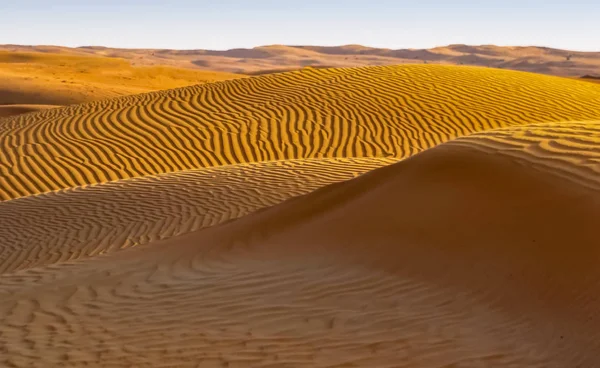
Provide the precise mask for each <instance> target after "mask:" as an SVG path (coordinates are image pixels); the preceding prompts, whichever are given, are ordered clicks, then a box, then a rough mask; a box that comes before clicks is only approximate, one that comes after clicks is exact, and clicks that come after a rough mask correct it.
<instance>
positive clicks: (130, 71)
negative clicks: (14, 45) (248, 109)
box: [0, 50, 239, 117]
mask: <svg viewBox="0 0 600 368" xmlns="http://www.w3.org/2000/svg"><path fill="white" fill-rule="evenodd" d="M237 77H239V76H237V75H234V74H231V73H221V72H209V71H200V70H189V69H181V68H173V67H160V66H155V67H137V68H136V67H133V66H131V64H130V62H128V61H126V60H123V59H116V58H107V57H98V56H94V55H87V56H86V55H84V56H81V55H69V54H65V53H40V52H8V51H1V50H0V117H1V116H4V115H6V114H7V113H9V112H10V113H13V112H15V113H19V112H21V111H23V110H22V109H15V108H11V107H10V106H4V105H23V104H26V105H69V104H75V103H80V102H87V101H95V100H100V99H104V98H110V97H116V96H122V95H129V94H136V93H142V92H148V91H155V90H160V89H168V88H175V87H182V86H189V85H193V84H199V83H206V82H214V81H218V80H224V79H231V78H237ZM29 111H33V110H29ZM26 112H28V111H26Z"/></svg>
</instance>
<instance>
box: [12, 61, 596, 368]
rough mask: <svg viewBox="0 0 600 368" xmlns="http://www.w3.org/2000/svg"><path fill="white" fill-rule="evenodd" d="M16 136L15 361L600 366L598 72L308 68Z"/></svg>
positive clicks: (101, 107) (36, 123)
mask: <svg viewBox="0 0 600 368" xmlns="http://www.w3.org/2000/svg"><path fill="white" fill-rule="evenodd" d="M0 142H1V143H2V145H1V146H0V149H1V150H2V151H1V155H0V190H1V192H0V193H1V195H2V199H3V201H2V202H0V301H1V302H0V366H7V367H31V366H34V367H63V366H73V367H79V366H106V367H132V366H135V367H407V368H408V367H427V368H429V367H431V368H433V367H435V368H439V367H540V368H541V367H557V368H559V367H560V368H562V367H582V368H587V367H589V368H594V367H598V366H600V354H598V351H600V299H598V297H597V296H598V294H599V293H600V271H599V268H598V261H599V259H600V247H599V246H598V244H599V243H598V237H597V234H598V224H599V223H598V219H599V218H600V192H599V191H600V85H598V84H595V83H588V82H583V81H577V80H572V79H565V78H558V77H551V76H542V75H535V74H529V73H522V72H515V71H505V70H497V69H489V68H478V67H453V66H439V65H412V66H395V67H360V68H343V69H305V70H302V71H296V72H289V73H284V74H277V75H265V76H260V77H253V78H243V79H236V80H231V81H225V82H217V83H210V84H205V85H201V86H194V87H185V88H180V89H175V90H169V91H161V92H152V93H147V94H140V95H135V96H126V97H119V98H114V99H109V100H102V101H98V102H91V103H86V104H81V105H75V106H71V107H65V108H60V109H52V110H45V111H40V112H35V113H30V114H25V115H21V116H15V117H9V118H4V119H0Z"/></svg>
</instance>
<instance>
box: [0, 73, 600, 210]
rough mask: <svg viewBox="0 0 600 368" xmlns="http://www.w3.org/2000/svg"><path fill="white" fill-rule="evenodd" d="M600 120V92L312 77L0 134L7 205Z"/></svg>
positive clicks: (215, 88)
mask: <svg viewBox="0 0 600 368" xmlns="http://www.w3.org/2000/svg"><path fill="white" fill-rule="evenodd" d="M598 117H600V88H599V87H598V86H597V85H595V84H591V83H584V82H579V81H574V80H567V79H562V78H557V77H548V76H541V75H535V74H529V73H521V72H513V71H504V70H495V69H486V68H476V67H448V66H438V65H436V66H433V65H431V66H429V65H411V66H393V67H389V66H388V67H362V68H347V69H308V70H302V71H298V72H290V73H283V74H275V75H268V76H262V77H255V78H244V79H240V80H232V81H226V82H219V83H212V84H208V85H202V86H196V87H186V88H181V89H175V90H169V91H164V92H156V93H148V94H143V95H136V96H128V97H122V98H117V99H112V100H106V101H101V102H97V103H88V104H82V105H77V106H73V107H69V108H65V109H58V110H49V111H47V112H40V113H38V114H34V115H28V116H25V117H15V118H12V119H10V118H9V119H5V120H4V121H3V122H2V124H0V139H1V140H2V143H3V144H2V147H1V149H2V152H1V153H2V154H1V155H0V170H1V172H2V176H0V197H1V198H3V199H10V198H18V197H22V196H27V195H31V194H39V193H45V192H49V191H54V190H59V189H64V188H70V187H75V186H79V185H86V184H93V183H103V182H107V181H114V180H119V179H127V178H132V177H140V176H145V175H156V174H163V173H169V172H176V171H180V170H187V169H197V168H202V167H214V166H220V165H231V164H236V163H244V162H260V161H275V160H285V159H301V158H323V157H329V158H332V157H393V158H404V157H408V156H410V155H412V154H414V153H417V152H419V151H422V150H424V149H426V148H429V147H432V146H434V145H437V144H439V143H441V142H444V141H447V140H449V139H451V138H455V137H458V136H463V135H466V134H470V133H473V132H478V131H484V130H489V129H494V128H499V127H505V126H513V125H520V124H525V123H535V122H546V121H562V120H590V119H594V118H598Z"/></svg>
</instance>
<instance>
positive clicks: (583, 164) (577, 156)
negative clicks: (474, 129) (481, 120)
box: [451, 121, 600, 190]
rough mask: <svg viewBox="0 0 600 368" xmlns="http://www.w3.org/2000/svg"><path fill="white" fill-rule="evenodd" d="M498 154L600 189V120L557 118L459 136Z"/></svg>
mask: <svg viewBox="0 0 600 368" xmlns="http://www.w3.org/2000/svg"><path fill="white" fill-rule="evenodd" d="M451 143H452V144H457V145H460V144H468V145H469V146H472V147H473V146H474V147H477V148H478V149H481V150H483V151H484V152H487V153H490V154H494V155H498V154H501V155H507V156H510V157H511V158H513V159H514V160H517V161H519V162H522V163H523V164H524V165H527V166H529V167H532V168H537V169H539V170H543V171H546V172H550V173H552V174H554V175H558V176H560V177H562V178H565V179H567V180H571V181H573V182H576V183H577V184H580V185H584V186H587V187H590V188H592V189H596V190H600V183H599V180H598V178H599V177H600V122H599V121H587V122H577V121H569V122H557V123H548V124H530V125H527V126H521V127H513V128H506V129H497V130H493V131H490V132H485V133H479V134H473V135H471V136H468V137H464V138H461V139H457V140H455V141H452V142H451Z"/></svg>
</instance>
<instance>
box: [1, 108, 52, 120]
mask: <svg viewBox="0 0 600 368" xmlns="http://www.w3.org/2000/svg"><path fill="white" fill-rule="evenodd" d="M57 107H60V106H59V105H0V118H3V117H7V116H12V115H20V114H26V113H28V112H35V111H40V110H46V109H54V108H57Z"/></svg>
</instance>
